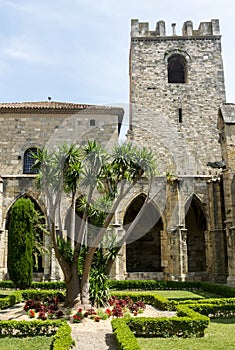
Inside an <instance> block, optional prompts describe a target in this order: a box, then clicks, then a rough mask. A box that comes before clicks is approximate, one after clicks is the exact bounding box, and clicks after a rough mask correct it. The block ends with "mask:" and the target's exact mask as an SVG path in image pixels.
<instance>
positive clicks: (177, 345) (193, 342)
mask: <svg viewBox="0 0 235 350" xmlns="http://www.w3.org/2000/svg"><path fill="white" fill-rule="evenodd" d="M137 339H138V342H139V344H140V346H141V349H142V350H156V349H157V350H198V349H205V350H234V349H235V318H226V319H221V318H220V319H214V320H211V321H210V324H209V327H208V328H207V329H206V331H205V337H203V338H186V339H182V338H168V339H164V338H137Z"/></svg>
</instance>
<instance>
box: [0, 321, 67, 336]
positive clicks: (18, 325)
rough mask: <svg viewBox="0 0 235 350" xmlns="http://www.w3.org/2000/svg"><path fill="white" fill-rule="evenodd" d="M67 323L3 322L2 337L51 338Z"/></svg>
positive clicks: (0, 323)
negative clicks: (45, 336)
mask: <svg viewBox="0 0 235 350" xmlns="http://www.w3.org/2000/svg"><path fill="white" fill-rule="evenodd" d="M63 322H65V321H60V320H59V321H57V320H56V321H41V320H35V321H1V322H0V337H34V336H43V335H45V334H46V335H47V336H51V335H54V334H55V333H56V332H57V329H58V328H59V327H60V326H61V325H62V324H63Z"/></svg>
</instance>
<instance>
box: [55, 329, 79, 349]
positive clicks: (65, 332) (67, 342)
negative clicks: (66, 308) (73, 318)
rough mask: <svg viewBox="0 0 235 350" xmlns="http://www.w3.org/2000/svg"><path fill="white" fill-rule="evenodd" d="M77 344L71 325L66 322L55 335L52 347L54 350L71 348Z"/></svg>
mask: <svg viewBox="0 0 235 350" xmlns="http://www.w3.org/2000/svg"><path fill="white" fill-rule="evenodd" d="M71 345H75V342H74V340H73V339H72V336H71V327H70V326H69V325H68V323H67V322H64V323H63V324H62V326H61V327H59V329H58V331H57V332H56V334H55V335H54V337H53V342H52V348H53V349H54V350H69V349H71Z"/></svg>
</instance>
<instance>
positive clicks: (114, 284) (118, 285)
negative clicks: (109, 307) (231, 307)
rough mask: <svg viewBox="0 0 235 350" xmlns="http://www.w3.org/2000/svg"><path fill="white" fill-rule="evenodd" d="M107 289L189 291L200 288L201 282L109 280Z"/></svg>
mask: <svg viewBox="0 0 235 350" xmlns="http://www.w3.org/2000/svg"><path fill="white" fill-rule="evenodd" d="M109 288H111V289H117V290H157V289H159V290H162V289H170V290H176V289H181V290H184V289H186V290H190V289H199V288H201V282H177V281H155V280H121V281H116V280H109Z"/></svg>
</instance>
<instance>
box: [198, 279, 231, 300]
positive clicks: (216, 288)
mask: <svg viewBox="0 0 235 350" xmlns="http://www.w3.org/2000/svg"><path fill="white" fill-rule="evenodd" d="M201 288H202V289H203V290H205V291H207V292H210V293H214V294H218V295H221V296H223V297H225V298H232V297H235V288H232V287H228V286H225V285H223V284H214V283H207V282H201Z"/></svg>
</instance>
